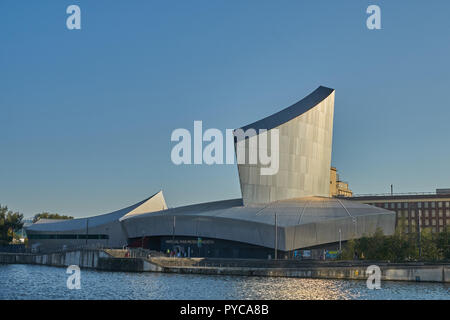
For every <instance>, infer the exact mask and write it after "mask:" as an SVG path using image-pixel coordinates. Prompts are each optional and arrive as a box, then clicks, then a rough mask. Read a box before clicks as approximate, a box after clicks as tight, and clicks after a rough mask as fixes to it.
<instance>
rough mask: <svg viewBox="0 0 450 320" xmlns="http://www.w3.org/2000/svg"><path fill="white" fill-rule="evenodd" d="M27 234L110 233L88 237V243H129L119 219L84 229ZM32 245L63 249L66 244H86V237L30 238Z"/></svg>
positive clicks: (113, 245)
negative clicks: (101, 236)
mask: <svg viewBox="0 0 450 320" xmlns="http://www.w3.org/2000/svg"><path fill="white" fill-rule="evenodd" d="M27 234H30V235H40V234H42V235H45V234H54V235H64V234H81V235H85V234H89V235H96V234H102V235H108V239H88V240H87V244H88V245H96V244H98V245H103V246H109V247H114V248H119V247H123V246H124V245H126V244H127V239H126V236H125V235H124V233H123V230H122V228H121V225H120V222H119V221H118V220H115V221H111V222H109V223H105V224H102V225H97V226H95V227H88V229H87V230H86V228H83V229H73V230H64V231H52V230H45V231H36V230H28V231H27ZM28 241H29V245H30V246H39V248H41V249H47V250H48V249H52V250H53V249H62V248H63V247H64V246H67V247H73V246H82V245H86V239H29V240H28Z"/></svg>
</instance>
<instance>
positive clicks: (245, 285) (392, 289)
mask: <svg viewBox="0 0 450 320" xmlns="http://www.w3.org/2000/svg"><path fill="white" fill-rule="evenodd" d="M69 276H70V275H68V274H66V269H65V268H56V267H47V266H37V265H19V264H16V265H1V264H0V299H2V300H4V299H67V300H71V299H77V300H78V299H83V300H84V299H187V300H195V299H219V300H222V299H275V300H276V299H333V300H334V299H346V300H348V299H370V300H373V299H418V300H424V299H450V285H449V284H439V283H410V282H382V283H381V289H379V290H369V289H367V287H366V282H365V281H348V280H320V279H294V278H262V277H239V276H203V275H181V274H163V273H150V272H148V273H128V272H102V271H95V270H86V269H83V270H81V289H79V290H70V289H68V288H67V285H66V283H67V279H68V277H69Z"/></svg>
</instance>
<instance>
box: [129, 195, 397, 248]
mask: <svg viewBox="0 0 450 320" xmlns="http://www.w3.org/2000/svg"><path fill="white" fill-rule="evenodd" d="M275 215H276V217H277V239H278V240H277V242H278V248H277V249H279V250H281V251H291V250H295V249H300V248H307V247H312V246H318V245H322V244H329V243H335V242H338V241H339V239H341V240H342V241H345V240H348V239H352V238H355V237H356V238H359V237H361V236H362V235H364V234H366V235H369V234H372V233H373V232H375V230H376V229H377V228H381V230H382V231H383V232H384V233H385V234H392V233H393V232H394V226H395V213H393V212H390V211H387V210H384V209H381V208H378V207H374V206H369V205H365V204H361V203H356V202H352V201H349V200H339V199H334V198H326V197H306V198H295V199H289V200H281V201H277V202H272V203H270V204H265V205H264V204H253V205H249V206H244V205H243V203H242V199H235V200H226V201H218V202H210V203H203V204H198V205H192V206H186V207H179V208H174V209H168V210H164V211H160V212H153V213H146V214H142V215H139V216H136V217H132V218H128V217H124V218H122V219H121V223H122V225H123V227H124V229H126V232H127V234H128V237H129V238H130V239H133V238H140V237H143V236H145V237H160V236H176V237H179V236H180V237H185V236H188V237H202V238H212V239H221V240H229V241H235V242H241V243H248V244H252V245H256V246H260V247H265V248H275ZM174 217H175V219H174ZM339 230H340V232H339Z"/></svg>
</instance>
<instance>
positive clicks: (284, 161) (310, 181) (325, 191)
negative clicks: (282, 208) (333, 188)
mask: <svg viewBox="0 0 450 320" xmlns="http://www.w3.org/2000/svg"><path fill="white" fill-rule="evenodd" d="M333 116H334V91H332V92H331V93H330V94H329V95H328V96H327V97H326V98H325V99H323V100H322V101H321V102H320V103H318V104H317V105H316V106H315V107H313V108H311V109H309V110H308V111H306V112H305V113H303V114H301V115H299V116H297V117H295V118H293V119H291V120H289V121H288V122H285V123H283V124H281V125H279V126H278V127H276V128H273V129H278V130H279V139H280V140H279V170H278V172H277V173H276V174H274V175H261V168H264V167H267V166H265V165H261V164H260V163H259V161H258V164H238V172H239V180H240V185H241V192H242V197H243V201H244V204H245V205H248V204H250V203H268V202H273V201H278V200H283V199H290V198H296V197H307V196H324V197H328V196H329V192H330V167H331V149H332V136H333ZM273 129H270V130H268V135H267V136H268V139H267V140H268V143H267V146H268V147H267V149H268V150H269V151H268V154H271V152H272V151H271V150H272V145H271V138H270V137H271V133H272V131H273ZM258 137H259V135H258ZM252 139H253V140H254V139H256V136H253V137H251V138H249V139H246V141H245V144H244V143H241V144H239V143H237V145H236V149H237V152H244V153H245V155H246V162H247V163H248V162H249V161H248V160H249V154H251V153H253V154H256V153H257V152H258V149H257V147H256V148H255V144H253V145H252ZM265 152H267V151H265Z"/></svg>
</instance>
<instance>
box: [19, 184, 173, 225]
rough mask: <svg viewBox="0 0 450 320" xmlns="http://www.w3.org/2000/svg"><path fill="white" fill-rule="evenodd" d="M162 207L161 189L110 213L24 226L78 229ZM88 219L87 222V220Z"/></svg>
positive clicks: (163, 201)
mask: <svg viewBox="0 0 450 320" xmlns="http://www.w3.org/2000/svg"><path fill="white" fill-rule="evenodd" d="M164 209H167V205H166V202H165V199H164V196H163V193H162V191H159V192H157V193H155V194H154V195H152V196H150V197H148V198H146V199H144V200H142V201H140V202H138V203H135V204H133V205H131V206H129V207H126V208H124V209H120V210H117V211H114V212H111V213H106V214H102V215H98V216H94V217H87V218H79V219H71V220H56V219H45V220H44V221H42V222H40V220H39V221H37V222H36V223H33V224H32V225H30V226H28V227H26V228H25V229H26V231H52V232H59V231H69V230H80V229H85V228H86V224H87V223H89V227H90V228H91V227H96V226H99V225H103V224H105V223H109V222H112V221H115V220H119V219H120V218H121V217H123V216H126V215H130V216H136V215H139V214H141V213H143V212H152V211H159V210H164ZM48 220H50V221H48ZM88 220H89V222H87V221H88Z"/></svg>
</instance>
